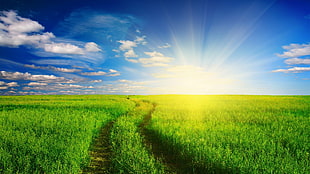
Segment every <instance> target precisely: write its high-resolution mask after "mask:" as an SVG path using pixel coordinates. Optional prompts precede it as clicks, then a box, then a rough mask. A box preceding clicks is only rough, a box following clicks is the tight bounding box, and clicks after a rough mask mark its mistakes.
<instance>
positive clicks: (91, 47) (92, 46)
mask: <svg viewBox="0 0 310 174" xmlns="http://www.w3.org/2000/svg"><path fill="white" fill-rule="evenodd" d="M85 50H86V51H88V52H98V51H101V49H100V48H99V46H98V45H97V44H96V43H95V42H88V43H86V44H85Z"/></svg>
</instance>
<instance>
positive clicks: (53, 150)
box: [0, 96, 134, 173]
mask: <svg viewBox="0 0 310 174" xmlns="http://www.w3.org/2000/svg"><path fill="white" fill-rule="evenodd" d="M133 107H134V103H133V102H131V101H128V100H126V99H125V97H123V96H20V97H4V96H2V97H0V173H78V172H79V170H80V168H81V167H82V166H85V165H87V163H88V162H89V155H88V150H89V147H90V144H91V143H92V139H93V137H94V136H96V135H97V134H98V131H99V129H100V128H101V127H102V126H103V125H105V124H106V123H108V122H109V121H111V120H114V119H116V118H117V117H118V116H119V115H121V114H124V113H125V112H127V111H129V110H130V109H131V108H133Z"/></svg>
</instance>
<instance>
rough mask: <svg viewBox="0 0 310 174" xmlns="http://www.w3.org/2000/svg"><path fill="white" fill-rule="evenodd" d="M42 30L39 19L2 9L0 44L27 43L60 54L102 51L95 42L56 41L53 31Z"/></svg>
mask: <svg viewBox="0 0 310 174" xmlns="http://www.w3.org/2000/svg"><path fill="white" fill-rule="evenodd" d="M42 30H44V27H43V26H42V25H41V24H39V23H38V22H37V21H33V20H31V19H27V18H23V17H20V16H18V15H17V13H16V12H15V11H0V46H5V47H19V46H22V45H27V46H31V47H33V48H36V49H43V50H44V51H45V52H47V53H55V54H60V55H61V54H65V55H68V54H69V55H85V54H87V53H91V52H99V51H101V49H100V48H99V46H98V45H97V44H96V43H94V42H88V43H86V44H85V46H84V48H82V47H79V46H77V45H73V44H71V43H62V42H59V43H56V42H54V41H52V39H54V38H56V37H55V36H54V34H53V33H50V32H45V33H42Z"/></svg>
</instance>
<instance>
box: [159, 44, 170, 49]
mask: <svg viewBox="0 0 310 174" xmlns="http://www.w3.org/2000/svg"><path fill="white" fill-rule="evenodd" d="M170 47H171V45H170V44H168V43H165V45H163V46H159V47H158V48H170Z"/></svg>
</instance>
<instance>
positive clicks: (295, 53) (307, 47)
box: [277, 44, 310, 58]
mask: <svg viewBox="0 0 310 174" xmlns="http://www.w3.org/2000/svg"><path fill="white" fill-rule="evenodd" d="M282 48H283V49H285V50H287V51H285V52H283V53H282V54H277V55H278V56H279V57H283V58H293V57H300V56H306V55H310V44H290V45H287V46H283V47H282Z"/></svg>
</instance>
